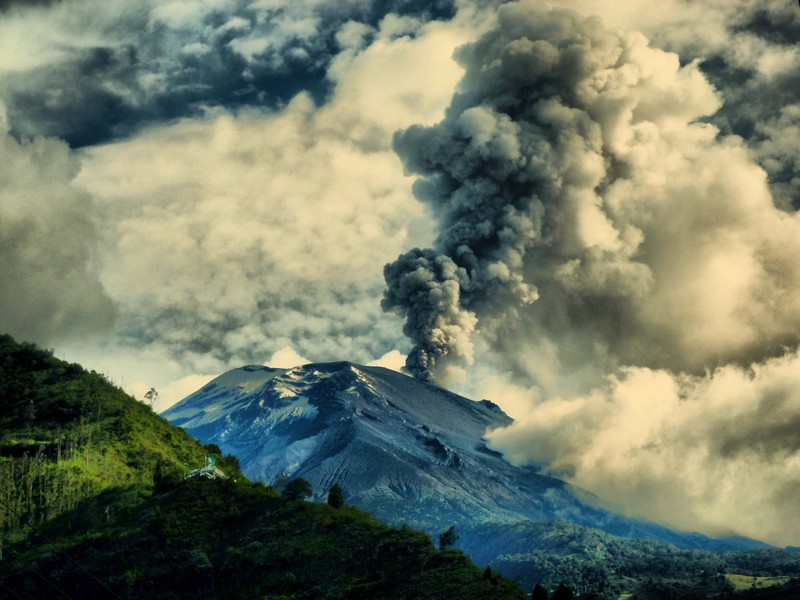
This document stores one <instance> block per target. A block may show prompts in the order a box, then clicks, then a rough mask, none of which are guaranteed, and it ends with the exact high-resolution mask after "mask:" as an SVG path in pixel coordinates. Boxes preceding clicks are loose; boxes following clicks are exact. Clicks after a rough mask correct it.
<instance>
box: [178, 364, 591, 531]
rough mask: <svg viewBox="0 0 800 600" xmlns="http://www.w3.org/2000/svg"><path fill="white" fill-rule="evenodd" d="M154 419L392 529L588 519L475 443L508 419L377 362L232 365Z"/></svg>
mask: <svg viewBox="0 0 800 600" xmlns="http://www.w3.org/2000/svg"><path fill="white" fill-rule="evenodd" d="M164 416H165V417H166V418H167V419H169V420H170V421H171V422H172V423H174V424H175V425H180V426H181V427H183V428H185V429H186V430H187V431H188V432H189V433H190V434H192V435H193V436H195V437H197V438H198V439H200V440H201V441H203V442H204V443H214V444H217V445H219V446H220V448H221V449H222V450H223V452H225V453H230V454H234V455H236V456H237V457H238V458H239V460H240V462H241V464H242V470H243V471H244V473H245V474H246V475H248V476H249V477H251V478H253V479H257V480H260V481H263V482H266V483H274V482H280V481H281V480H283V479H286V478H291V477H303V478H305V479H307V480H308V481H309V482H310V483H311V485H312V487H313V489H314V491H315V493H316V495H317V497H323V496H324V495H325V493H326V492H327V490H328V489H329V488H330V486H331V485H333V484H334V483H339V484H340V485H341V486H342V487H343V488H344V490H345V494H346V498H347V501H348V502H350V503H352V504H355V505H357V506H359V507H362V508H365V509H367V510H369V511H372V512H374V513H375V514H376V515H377V516H378V517H380V518H382V519H384V520H387V521H389V522H392V523H399V522H407V523H409V524H413V525H415V526H421V527H424V528H426V529H429V530H437V529H438V528H440V527H442V526H444V525H447V524H450V523H460V524H468V523H482V522H486V521H514V520H519V519H520V518H531V519H536V520H542V519H548V520H549V519H554V518H570V519H571V520H574V517H575V516H577V515H579V514H582V513H583V512H585V511H587V510H588V511H590V512H592V513H594V512H595V511H594V509H591V508H589V507H587V506H586V505H585V504H584V503H583V502H582V501H581V500H579V499H578V497H577V495H576V492H575V490H573V489H571V488H570V487H569V486H568V485H567V484H565V483H563V482H561V481H559V480H556V479H553V478H550V477H544V476H542V475H538V474H537V473H536V472H535V471H534V470H533V469H520V468H516V467H513V466H511V465H510V464H508V463H507V462H506V461H505V460H504V459H503V458H502V457H501V456H500V455H499V454H498V453H496V452H494V451H492V450H490V449H488V448H487V447H486V443H485V441H484V439H483V435H484V433H485V432H486V430H487V429H491V428H494V427H500V426H504V425H507V424H509V423H510V422H511V419H510V418H509V417H508V416H507V415H506V414H505V413H503V411H502V410H501V409H500V408H499V407H498V406H496V405H495V404H492V403H491V402H488V401H485V400H484V401H482V402H473V401H471V400H468V399H466V398H463V397H461V396H457V395H455V394H452V393H450V392H448V391H446V390H443V389H441V388H438V387H435V386H432V385H429V384H426V383H422V382H420V381H417V380H416V379H413V378H411V377H407V376H405V375H402V374H400V373H396V372H394V371H390V370H388V369H383V368H380V367H362V366H358V365H354V364H351V363H346V362H340V363H327V364H310V365H305V366H302V367H296V368H293V369H270V368H267V367H260V366H248V367H243V368H241V369H236V370H234V371H230V372H228V373H225V374H224V375H221V376H220V377H218V378H217V379H215V380H214V381H212V382H210V383H209V384H208V385H206V386H205V387H203V388H202V389H200V390H199V391H198V392H196V393H194V394H192V395H191V396H189V397H188V398H186V399H184V400H183V401H181V402H180V403H178V404H176V405H175V406H174V407H172V408H171V409H169V410H167V411H166V412H165V413H164ZM587 516H588V515H587ZM592 520H593V521H594V519H592Z"/></svg>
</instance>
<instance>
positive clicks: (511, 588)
mask: <svg viewBox="0 0 800 600" xmlns="http://www.w3.org/2000/svg"><path fill="white" fill-rule="evenodd" d="M0 432H2V433H0V484H1V485H0V549H1V550H2V554H0V558H2V569H0V597H4V598H5V597H10V598H51V597H52V598H55V597H67V598H73V599H78V598H92V599H95V598H125V599H133V598H248V599H249V598H272V599H275V600H277V599H278V598H283V599H290V598H291V599H305V598H308V599H311V598H354V599H356V598H376V599H379V598H386V599H391V598H398V599H399V598H409V599H410V598H420V599H423V598H430V599H435V598H441V599H442V600H444V599H449V598H465V599H470V598H474V599H476V600H477V599H519V598H523V597H524V595H523V594H522V592H521V591H520V590H519V588H518V587H517V586H516V585H515V584H513V583H511V582H510V581H508V580H506V579H504V578H502V577H498V576H497V575H496V574H494V573H492V572H491V571H484V570H481V569H478V567H476V566H475V565H474V564H472V563H471V562H470V561H469V560H468V559H467V558H466V557H465V555H464V554H463V553H462V552H461V551H458V550H450V549H448V550H444V551H440V550H438V549H437V548H436V547H435V546H434V545H433V542H432V540H431V539H430V537H428V536H427V535H426V534H423V533H419V532H415V531H412V530H409V529H393V528H390V527H387V526H384V525H382V524H380V523H379V522H377V521H376V520H374V519H373V518H372V517H370V516H369V515H367V514H365V513H362V512H360V511H358V510H356V509H354V508H352V507H348V506H344V507H341V508H338V509H336V508H333V507H330V506H328V505H321V504H313V503H308V502H304V501H290V500H288V499H286V498H282V497H281V495H280V494H279V493H278V492H276V491H275V490H273V489H272V488H269V487H265V486H263V485H261V484H254V483H251V482H249V481H247V480H246V479H245V478H244V477H242V476H241V473H240V472H239V471H238V463H237V462H236V460H235V459H233V458H231V457H219V458H220V460H219V461H218V464H219V466H220V467H221V468H222V469H223V470H225V472H226V473H227V474H228V475H229V478H228V479H226V480H216V481H206V480H184V479H183V477H182V473H183V471H184V465H185V464H186V465H189V466H190V467H193V466H199V465H201V464H202V461H203V458H204V456H205V455H206V454H207V453H208V452H209V451H211V452H214V451H215V450H216V449H215V448H213V447H212V448H204V447H203V446H201V445H200V444H199V443H198V442H196V441H195V440H193V439H191V438H190V437H189V436H188V435H187V434H186V433H184V431H183V430H181V429H179V428H177V427H174V426H172V425H170V424H169V423H167V422H166V421H165V420H164V419H162V418H161V417H159V416H157V415H155V414H154V413H153V412H152V411H151V410H150V409H149V408H148V407H147V406H145V405H143V404H141V403H139V402H137V401H136V400H135V399H133V398H131V397H129V396H127V395H126V394H125V393H124V392H122V390H120V389H118V388H116V387H115V386H113V385H111V384H110V383H109V382H108V381H107V380H106V379H105V378H104V377H103V376H101V375H98V374H97V373H93V372H92V373H89V372H86V371H85V370H84V369H83V368H81V367H80V366H79V365H74V364H68V363H65V362H63V361H60V360H58V359H56V358H54V357H53V356H52V353H50V352H47V351H43V350H41V349H39V348H37V347H35V346H33V345H30V344H18V343H16V342H15V341H14V340H13V339H12V338H10V337H9V336H0Z"/></svg>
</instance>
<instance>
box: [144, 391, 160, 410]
mask: <svg viewBox="0 0 800 600" xmlns="http://www.w3.org/2000/svg"><path fill="white" fill-rule="evenodd" d="M144 399H145V400H147V403H148V404H149V405H150V408H153V405H154V404H155V403H156V402H158V392H157V391H156V388H154V387H151V388H150V389H149V390H147V393H146V394H145V395H144Z"/></svg>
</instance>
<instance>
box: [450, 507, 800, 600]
mask: <svg viewBox="0 0 800 600" xmlns="http://www.w3.org/2000/svg"><path fill="white" fill-rule="evenodd" d="M462 539H463V541H464V542H465V543H464V544H463V547H464V548H465V549H466V550H467V552H468V553H469V554H470V556H472V557H473V559H474V560H475V561H476V562H478V564H484V563H486V562H489V564H490V565H491V567H492V568H493V569H495V570H497V571H499V572H501V573H503V574H505V575H506V576H507V577H510V578H512V579H514V580H516V581H518V582H520V583H521V585H522V586H523V588H524V589H531V587H532V586H534V585H535V584H536V583H537V582H541V583H542V584H544V586H545V587H547V588H548V589H551V590H552V589H554V588H555V587H556V586H557V585H558V584H559V583H560V582H565V583H566V584H567V585H569V586H570V587H571V588H572V589H574V590H575V591H576V592H579V593H583V594H587V595H588V594H591V593H594V594H597V596H598V597H601V598H614V599H616V598H618V597H619V596H622V595H625V594H630V595H631V596H630V597H631V598H640V599H642V598H647V599H654V600H658V599H661V598H687V599H690V598H721V597H728V596H729V595H730V594H732V593H733V592H734V591H737V590H738V591H741V590H743V589H745V588H747V589H749V588H750V587H753V585H755V584H758V585H760V586H762V587H766V586H769V585H774V584H778V583H788V582H789V580H791V579H792V578H797V577H798V575H800V553H795V552H788V551H785V550H779V549H777V548H774V549H763V550H748V551H736V552H711V551H706V550H681V549H679V548H676V547H675V546H672V545H670V544H666V543H663V542H659V541H656V540H653V539H631V538H622V537H617V536H613V535H609V534H607V533H604V532H602V531H599V530H596V529H590V528H587V527H582V526H580V525H576V524H575V523H570V522H568V521H557V522H540V523H536V522H532V521H522V522H519V523H516V524H505V523H488V524H485V525H481V526H477V527H472V528H465V529H464V530H462ZM498 545H502V547H503V554H502V555H501V556H500V557H499V558H494V557H491V556H489V555H488V554H486V553H485V552H484V551H482V548H487V547H497V546H498ZM734 574H736V575H739V577H738V578H733V577H731V575H734ZM777 577H783V578H784V579H777ZM744 580H748V581H750V585H748V586H745V585H744V584H742V583H741V582H742V581H744ZM736 581H738V582H740V583H739V585H736V584H735V583H734V582H736Z"/></svg>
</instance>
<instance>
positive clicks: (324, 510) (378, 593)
mask: <svg viewBox="0 0 800 600" xmlns="http://www.w3.org/2000/svg"><path fill="white" fill-rule="evenodd" d="M122 494H124V492H123V491H122V490H117V491H112V490H109V491H108V492H106V493H105V494H103V495H101V496H99V497H96V498H94V499H92V500H91V501H87V502H86V503H84V504H83V505H81V506H80V507H79V508H78V509H77V510H75V511H73V512H71V513H69V514H67V515H63V516H62V517H60V518H58V519H56V520H54V521H53V522H52V523H51V524H50V526H49V527H45V528H43V529H42V530H40V531H39V532H38V535H35V536H32V537H31V538H30V539H29V540H27V541H26V542H25V543H22V544H18V545H17V546H16V547H14V548H13V549H11V550H10V552H9V554H10V555H11V560H10V561H8V563H10V564H8V563H7V564H6V566H5V567H4V569H3V570H2V571H0V595H2V593H3V591H4V590H12V591H13V592H14V594H16V595H17V596H20V597H24V598H46V597H56V596H57V590H64V591H65V592H66V593H67V594H68V596H69V597H70V598H73V599H74V600H78V599H84V598H85V599H87V600H94V599H95V598H112V597H117V598H125V599H131V600H132V599H140V598H141V599H145V598H159V599H173V598H175V599H177V598H205V599H209V600H211V599H223V598H231V599H240V598H241V599H245V598H248V599H249V598H271V599H275V600H277V599H279V598H283V599H292V600H317V599H331V600H333V599H345V598H352V599H354V600H355V599H359V598H383V599H385V600H390V599H396V600H400V599H420V600H422V599H429V600H450V599H451V598H464V599H467V600H470V599H471V600H483V599H487V600H488V599H491V600H522V599H523V598H524V595H523V594H522V592H521V591H520V590H519V588H518V587H517V586H516V585H514V584H512V583H511V582H510V581H508V580H506V579H504V578H502V577H499V576H496V575H492V576H491V577H490V578H486V577H484V572H483V571H482V570H480V569H478V568H477V567H476V566H475V565H474V564H472V563H471V562H470V561H469V560H468V559H467V558H466V557H465V556H464V554H463V553H462V552H460V551H458V550H446V551H443V552H440V551H438V550H437V549H436V548H435V547H434V546H433V544H432V542H431V540H430V538H429V537H428V536H426V535H425V534H422V533H419V532H414V531H411V530H400V529H392V528H389V527H387V526H385V525H382V524H380V523H378V522H377V521H375V519H374V518H372V517H370V516H369V515H366V514H364V513H362V512H360V511H358V510H356V509H354V508H352V507H347V506H345V507H342V508H340V509H334V508H332V507H330V506H327V505H323V504H313V503H308V502H303V501H295V502H289V501H286V500H285V499H282V498H281V497H280V495H279V494H278V493H277V492H275V491H274V490H271V489H269V488H266V487H264V486H263V485H260V484H252V483H249V482H238V483H234V482H232V481H230V480H218V481H206V480H188V481H184V482H181V483H180V484H178V485H176V486H175V487H174V488H173V489H171V490H168V491H166V492H163V493H158V494H155V495H153V496H151V497H150V498H147V499H146V500H144V501H143V502H140V503H138V504H134V505H129V506H128V507H127V508H125V509H124V510H119V509H116V510H114V513H113V515H112V517H111V518H110V519H107V518H106V517H105V516H104V514H103V511H102V510H98V508H100V507H102V506H103V505H106V504H107V503H111V504H112V505H116V503H118V502H119V500H120V495H122ZM42 535H46V536H47V537H48V538H49V539H55V540H56V541H57V543H58V547H59V549H60V550H61V552H54V551H53V548H52V547H51V546H50V545H48V544H46V543H43V542H42V538H41V536H42ZM66 557H69V558H66ZM4 562H5V561H4ZM34 573H35V574H38V575H39V576H38V577H34V576H32V575H33V574H34Z"/></svg>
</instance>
